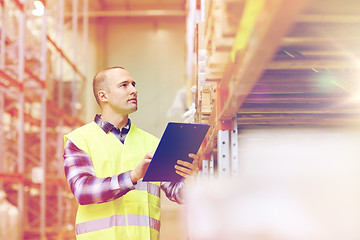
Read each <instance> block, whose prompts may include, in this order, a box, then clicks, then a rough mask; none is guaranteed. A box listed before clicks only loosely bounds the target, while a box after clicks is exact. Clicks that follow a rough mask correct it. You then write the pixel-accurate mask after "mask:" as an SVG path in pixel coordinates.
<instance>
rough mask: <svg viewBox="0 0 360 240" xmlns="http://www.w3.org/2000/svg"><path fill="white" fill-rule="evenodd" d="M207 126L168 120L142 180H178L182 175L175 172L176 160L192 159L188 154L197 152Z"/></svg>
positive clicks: (189, 160) (207, 128)
mask: <svg viewBox="0 0 360 240" xmlns="http://www.w3.org/2000/svg"><path fill="white" fill-rule="evenodd" d="M209 127H210V126H209V125H206V124H194V123H176V122H169V123H168V125H167V126H166V129H165V131H164V133H163V135H162V137H161V140H160V143H159V145H158V147H157V149H156V151H155V153H154V156H153V158H152V160H151V162H150V165H149V167H148V169H147V171H146V173H145V176H144V178H143V181H144V182H146V181H151V182H159V181H160V182H178V181H180V180H181V179H182V178H183V177H181V176H180V175H178V174H177V173H176V172H175V165H176V161H177V160H184V161H187V162H192V161H193V159H192V158H190V157H189V156H188V154H189V153H194V154H196V153H197V152H198V150H199V148H200V145H201V143H202V141H203V140H204V137H205V135H206V133H207V131H208V130H209Z"/></svg>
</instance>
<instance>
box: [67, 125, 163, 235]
mask: <svg viewBox="0 0 360 240" xmlns="http://www.w3.org/2000/svg"><path fill="white" fill-rule="evenodd" d="M67 139H69V140H70V141H71V142H73V143H74V144H75V145H76V146H77V147H78V148H79V149H81V150H83V151H84V152H86V153H87V154H88V155H89V156H90V157H91V159H92V163H93V165H94V169H95V174H96V176H97V177H100V178H106V177H111V176H113V175H116V174H119V173H122V172H126V171H129V170H133V169H135V168H136V166H138V164H139V163H140V162H141V161H142V159H143V158H144V156H145V154H146V153H149V152H153V151H154V150H155V149H156V147H157V145H158V143H159V140H158V139H157V138H156V137H154V136H153V135H151V134H149V133H146V132H144V131H143V130H141V129H138V128H136V127H135V126H134V125H131V128H130V131H129V133H128V135H127V136H126V139H125V143H124V144H122V143H121V142H120V141H119V139H117V138H116V136H115V135H114V134H113V133H111V132H108V133H107V134H106V133H105V132H104V131H103V130H102V129H101V128H100V127H99V126H98V125H97V124H96V123H95V122H92V123H89V124H86V125H84V126H82V127H80V128H78V129H76V130H74V131H73V132H71V133H69V134H68V135H66V136H65V141H66V140H67ZM159 231H160V182H152V183H149V182H141V181H139V182H138V183H137V184H136V186H135V189H134V190H131V191H129V192H128V193H126V194H125V195H123V196H122V197H120V198H118V199H116V200H113V201H110V202H105V203H98V204H89V205H79V208H78V211H77V215H76V225H75V233H76V238H77V239H78V240H83V239H94V240H99V239H100V240H101V239H106V240H108V239H110V240H112V239H131V240H136V239H139V240H145V239H158V238H159Z"/></svg>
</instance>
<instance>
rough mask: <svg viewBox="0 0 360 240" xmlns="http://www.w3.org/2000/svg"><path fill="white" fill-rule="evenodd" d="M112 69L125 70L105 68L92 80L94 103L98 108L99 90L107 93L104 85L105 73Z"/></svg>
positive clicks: (106, 77) (106, 75) (106, 76)
mask: <svg viewBox="0 0 360 240" xmlns="http://www.w3.org/2000/svg"><path fill="white" fill-rule="evenodd" d="M112 69H124V70H125V68H123V67H111V68H105V69H104V70H102V71H101V72H99V73H97V74H96V75H95V77H94V79H93V91H94V96H95V99H96V102H97V103H98V104H99V106H100V108H101V104H100V99H99V95H98V93H99V91H100V90H105V91H109V89H108V87H107V84H106V80H107V79H108V74H107V73H108V72H109V71H110V70H112Z"/></svg>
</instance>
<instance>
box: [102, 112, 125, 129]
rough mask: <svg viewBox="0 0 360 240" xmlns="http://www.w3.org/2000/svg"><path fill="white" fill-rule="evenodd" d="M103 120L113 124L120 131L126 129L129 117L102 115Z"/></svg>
mask: <svg viewBox="0 0 360 240" xmlns="http://www.w3.org/2000/svg"><path fill="white" fill-rule="evenodd" d="M101 118H102V119H104V120H105V121H108V122H109V123H111V124H113V125H114V126H116V127H118V128H119V129H121V128H123V127H125V126H126V124H127V123H128V121H129V116H128V115H121V114H106V113H102V114H101Z"/></svg>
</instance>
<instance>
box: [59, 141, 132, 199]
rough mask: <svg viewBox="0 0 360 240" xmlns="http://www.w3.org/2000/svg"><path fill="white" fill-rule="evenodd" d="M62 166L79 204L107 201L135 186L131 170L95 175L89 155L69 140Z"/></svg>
mask: <svg viewBox="0 0 360 240" xmlns="http://www.w3.org/2000/svg"><path fill="white" fill-rule="evenodd" d="M64 168H65V176H66V180H67V182H68V184H69V186H70V189H71V191H72V193H73V194H74V196H75V198H76V200H77V201H78V202H79V204H81V205H87V204H95V203H102V202H109V201H112V200H114V199H117V198H119V197H121V196H123V195H125V194H126V193H127V192H128V191H130V190H132V189H134V188H135V187H134V184H133V182H132V181H131V171H128V172H124V173H121V174H119V175H114V176H112V177H107V178H99V177H96V175H95V171H94V166H93V165H92V161H91V158H90V156H89V155H88V154H87V153H85V152H84V151H82V150H80V149H79V148H77V147H76V146H75V144H73V143H72V142H71V141H69V140H68V141H67V142H66V144H65V149H64Z"/></svg>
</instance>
